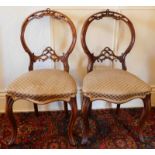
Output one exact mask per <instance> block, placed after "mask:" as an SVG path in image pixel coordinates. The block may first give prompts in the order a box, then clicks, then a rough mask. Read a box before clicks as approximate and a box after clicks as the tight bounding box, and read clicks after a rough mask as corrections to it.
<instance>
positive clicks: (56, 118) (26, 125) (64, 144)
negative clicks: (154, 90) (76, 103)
mask: <svg viewBox="0 0 155 155" xmlns="http://www.w3.org/2000/svg"><path fill="white" fill-rule="evenodd" d="M141 110H142V109H139V108H136V109H121V111H120V114H119V116H116V114H115V110H112V109H111V110H94V111H93V112H92V115H91V118H90V127H91V130H90V134H89V141H90V143H89V144H88V145H86V146H81V145H80V142H81V137H82V130H81V129H82V123H81V117H80V113H79V116H78V119H77V121H76V125H75V128H74V135H75V138H76V141H77V143H78V144H77V146H75V147H73V146H71V145H69V142H68V138H67V134H66V133H67V132H66V129H67V124H68V119H66V118H65V113H64V112H62V111H56V112H40V115H39V117H38V118H37V117H36V116H35V115H34V113H16V114H15V118H16V120H17V125H18V136H17V139H16V143H15V144H14V145H12V146H9V147H8V146H6V145H4V144H3V143H0V148H12V149H13V148H16V149H22V148H25V149H28V148H29V149H30V148H34V149H36V148H64V149H66V148H92V149H93V148H94V149H98V148H100V149H117V148H132V149H137V148H155V108H152V111H151V115H150V118H149V119H148V121H147V122H146V124H145V127H144V135H145V139H146V140H147V141H149V143H145V144H144V143H141V142H140V141H139V139H138V134H137V125H138V120H139V117H140V114H141ZM9 136H10V125H9V123H8V120H7V118H6V117H5V115H4V114H0V141H2V139H3V140H4V141H8V140H9V138H10V137H9Z"/></svg>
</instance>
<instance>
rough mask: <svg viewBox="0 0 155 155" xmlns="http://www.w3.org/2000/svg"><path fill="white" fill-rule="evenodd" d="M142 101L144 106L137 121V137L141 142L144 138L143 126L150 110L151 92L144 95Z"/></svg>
mask: <svg viewBox="0 0 155 155" xmlns="http://www.w3.org/2000/svg"><path fill="white" fill-rule="evenodd" d="M143 103H144V108H143V112H142V114H141V117H140V122H139V139H140V141H141V142H143V143H144V142H145V140H144V137H143V126H144V124H145V121H146V119H147V118H148V116H149V113H150V110H151V94H149V95H146V97H145V98H144V99H143Z"/></svg>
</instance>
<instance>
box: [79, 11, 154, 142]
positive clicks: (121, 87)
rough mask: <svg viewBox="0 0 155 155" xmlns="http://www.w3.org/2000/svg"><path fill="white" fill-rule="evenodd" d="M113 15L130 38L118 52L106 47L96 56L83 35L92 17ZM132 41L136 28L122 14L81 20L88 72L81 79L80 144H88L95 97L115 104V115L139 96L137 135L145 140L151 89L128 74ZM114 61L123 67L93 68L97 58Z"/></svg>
mask: <svg viewBox="0 0 155 155" xmlns="http://www.w3.org/2000/svg"><path fill="white" fill-rule="evenodd" d="M104 17H106V18H108V17H109V18H112V19H115V20H120V21H123V22H124V23H125V24H126V25H127V26H128V27H129V30H130V33H131V40H130V43H129V45H128V47H127V49H126V50H125V51H124V53H123V54H121V55H116V54H115V53H114V51H113V50H112V49H110V48H109V47H105V48H104V49H103V50H102V51H101V53H100V54H99V55H97V56H95V54H94V53H91V50H90V49H89V48H88V46H87V44H86V34H87V30H88V27H89V25H90V24H91V23H92V22H93V21H95V20H101V19H102V18H104ZM134 42H135V30H134V27H133V24H132V23H131V21H130V20H129V19H128V18H127V17H126V16H124V15H123V14H120V13H117V12H113V11H110V10H106V11H101V12H98V13H95V14H93V15H91V16H90V17H89V18H88V19H87V20H86V21H85V23H84V25H83V27H82V32H81V43H82V47H83V50H84V52H85V54H86V55H87V57H88V66H87V75H86V76H85V77H84V80H83V87H82V92H83V105H82V117H83V122H84V123H83V124H84V126H83V139H82V144H86V143H88V132H89V121H88V114H90V112H91V107H92V102H93V101H96V100H104V101H107V102H110V103H115V104H117V110H116V112H117V114H118V113H119V109H120V105H121V104H123V103H126V102H128V101H130V100H133V99H136V98H140V99H142V100H143V103H144V108H143V112H142V115H141V118H140V122H139V127H138V129H139V138H140V140H141V141H142V142H144V137H143V134H142V127H143V125H144V122H145V120H146V118H147V116H148V114H149V112H150V109H151V101H150V98H151V88H150V86H149V85H148V84H146V83H145V82H143V81H142V80H140V79H139V78H138V77H136V76H135V75H133V74H131V73H129V72H128V71H127V67H126V62H125V59H126V56H127V54H129V52H130V51H131V49H132V47H133V45H134ZM104 60H110V61H112V62H113V61H114V60H117V61H119V62H120V63H121V66H122V69H114V68H108V69H107V68H105V69H96V70H94V69H93V66H94V63H95V62H96V61H99V62H102V61H104Z"/></svg>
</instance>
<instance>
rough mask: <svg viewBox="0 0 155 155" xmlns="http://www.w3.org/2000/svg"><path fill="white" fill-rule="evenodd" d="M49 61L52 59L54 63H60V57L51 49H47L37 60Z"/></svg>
mask: <svg viewBox="0 0 155 155" xmlns="http://www.w3.org/2000/svg"><path fill="white" fill-rule="evenodd" d="M47 59H51V60H53V61H54V62H56V61H59V60H60V57H59V56H58V55H57V54H56V52H55V50H53V49H52V48H51V47H46V48H45V49H44V50H43V52H42V54H41V55H39V56H37V60H39V61H46V60H47Z"/></svg>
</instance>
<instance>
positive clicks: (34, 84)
mask: <svg viewBox="0 0 155 155" xmlns="http://www.w3.org/2000/svg"><path fill="white" fill-rule="evenodd" d="M7 93H8V94H9V95H12V96H15V97H18V98H20V97H21V98H25V99H28V100H30V101H34V102H36V103H40V104H41V103H45V102H50V101H52V100H53V101H54V100H55V101H56V100H66V101H69V100H70V97H74V96H75V95H76V83H75V81H74V79H73V78H72V77H71V75H69V73H67V72H64V71H61V70H55V69H40V70H35V71H30V72H28V73H25V74H23V75H21V76H20V77H19V78H17V79H16V80H15V81H14V82H12V83H11V84H10V86H9V87H8V90H7Z"/></svg>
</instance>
